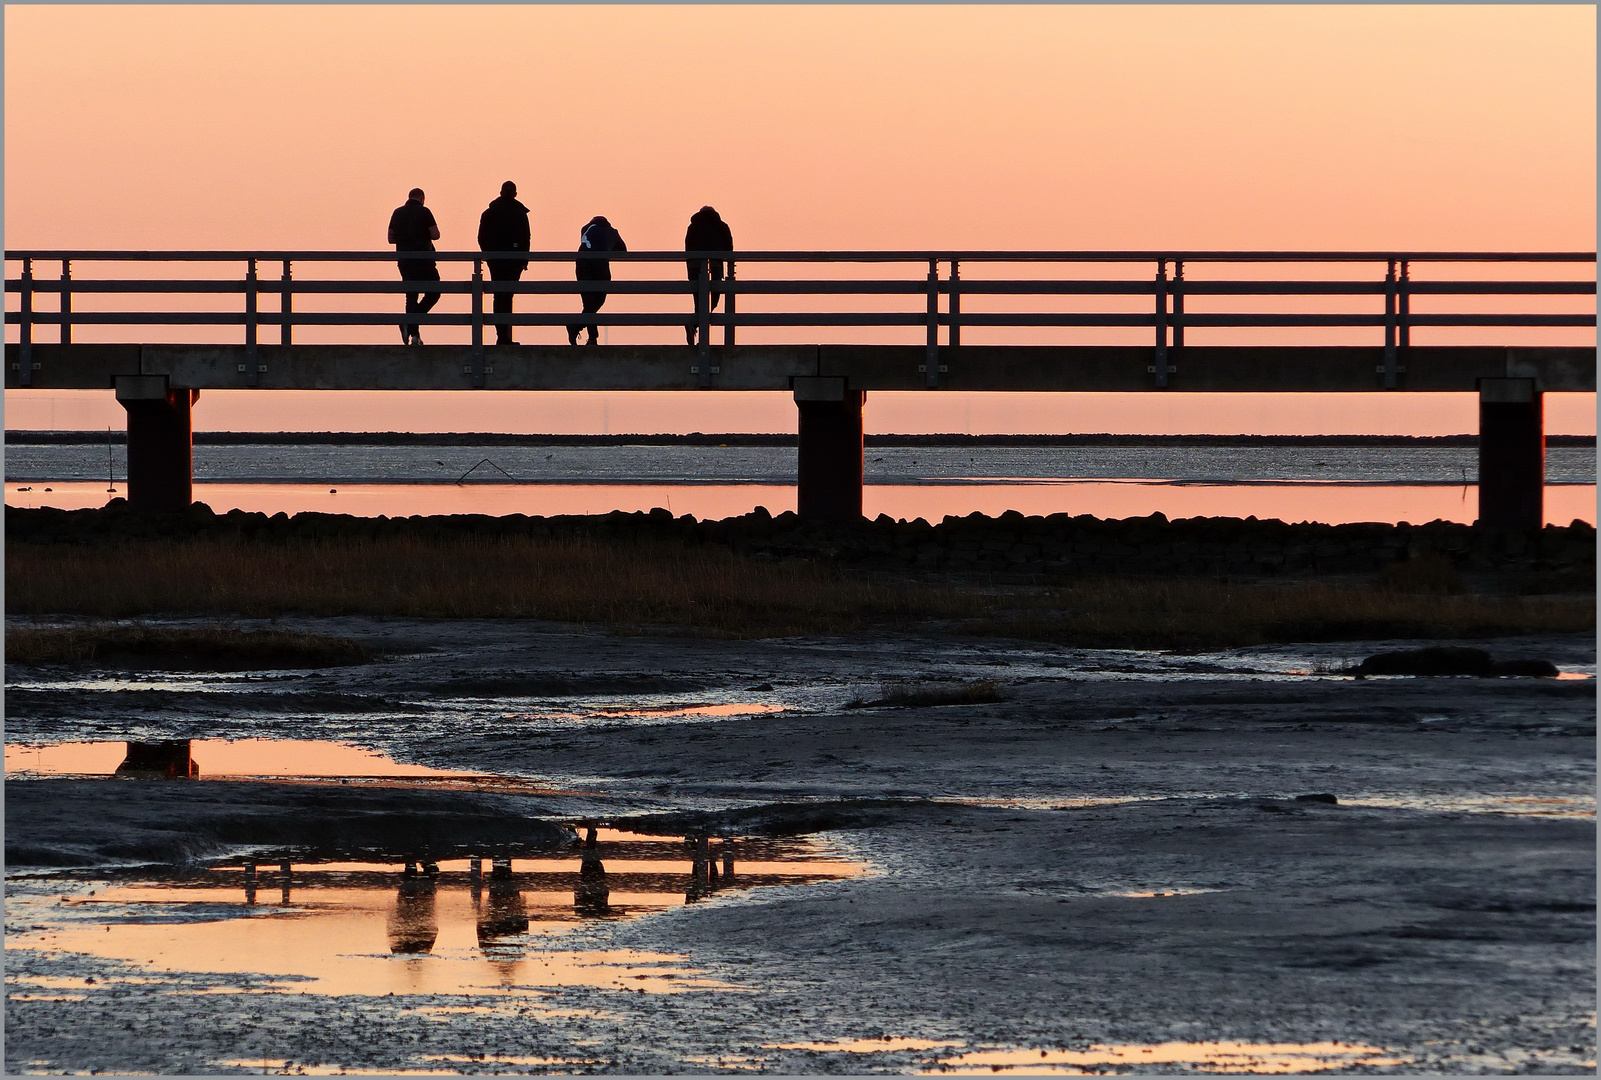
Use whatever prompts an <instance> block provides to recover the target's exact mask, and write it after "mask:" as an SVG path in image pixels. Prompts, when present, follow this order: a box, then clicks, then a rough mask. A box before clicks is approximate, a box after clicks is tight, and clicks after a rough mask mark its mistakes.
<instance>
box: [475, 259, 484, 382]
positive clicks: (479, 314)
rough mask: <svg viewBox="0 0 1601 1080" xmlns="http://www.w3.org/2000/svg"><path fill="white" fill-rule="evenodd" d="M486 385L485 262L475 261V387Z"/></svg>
mask: <svg viewBox="0 0 1601 1080" xmlns="http://www.w3.org/2000/svg"><path fill="white" fill-rule="evenodd" d="M483 385H484V260H482V259H474V260H473V387H474V389H477V388H480V387H482V386H483Z"/></svg>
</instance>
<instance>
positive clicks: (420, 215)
mask: <svg viewBox="0 0 1601 1080" xmlns="http://www.w3.org/2000/svg"><path fill="white" fill-rule="evenodd" d="M438 227H439V226H438V224H437V223H436V222H435V221H434V212H433V211H432V210H430V209H428V208H427V207H426V206H424V205H423V204H422V203H420V202H418V201H417V200H416V199H407V200H406V202H405V203H404V204H403V205H401V206H397V207H396V208H395V212H394V213H393V214H390V215H389V229H390V231H391V232H392V233H393V234H394V237H395V250H396V251H432V250H434V241H433V237H431V236H429V235H428V234H429V232H430V231H431V230H433V229H436V228H438Z"/></svg>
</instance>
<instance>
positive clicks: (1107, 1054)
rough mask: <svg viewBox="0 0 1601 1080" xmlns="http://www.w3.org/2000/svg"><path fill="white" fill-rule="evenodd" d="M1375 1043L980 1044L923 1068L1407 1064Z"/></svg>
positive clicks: (1236, 1069)
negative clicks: (1024, 1047)
mask: <svg viewBox="0 0 1601 1080" xmlns="http://www.w3.org/2000/svg"><path fill="white" fill-rule="evenodd" d="M1385 1054H1386V1051H1384V1050H1382V1049H1380V1048H1379V1047H1376V1046H1353V1045H1351V1044H1350V1043H1339V1042H1319V1043H1244V1042H1193V1043H1188V1042H1167V1043H1156V1044H1154V1045H1149V1046H1141V1045H1133V1044H1131V1045H1123V1046H1102V1045H1098V1046H1092V1047H1090V1048H1089V1049H1088V1050H976V1051H973V1052H972V1053H968V1054H962V1055H960V1056H958V1057H953V1058H947V1059H944V1060H942V1061H941V1062H940V1063H939V1064H938V1065H936V1066H935V1067H934V1068H932V1069H927V1070H924V1071H925V1072H953V1073H994V1072H1006V1071H1012V1070H1016V1071H1018V1072H1025V1073H1045V1074H1050V1075H1058V1076H1088V1075H1094V1074H1096V1073H1100V1072H1103V1071H1106V1070H1116V1071H1118V1072H1128V1071H1130V1070H1134V1071H1138V1070H1139V1068H1140V1067H1141V1066H1142V1065H1189V1066H1191V1067H1193V1068H1196V1069H1199V1070H1201V1071H1203V1072H1210V1073H1304V1072H1323V1071H1325V1070H1328V1069H1340V1068H1349V1067H1352V1066H1367V1067H1382V1066H1392V1065H1405V1064H1406V1063H1407V1061H1406V1059H1404V1058H1397V1057H1386V1056H1383V1055H1385Z"/></svg>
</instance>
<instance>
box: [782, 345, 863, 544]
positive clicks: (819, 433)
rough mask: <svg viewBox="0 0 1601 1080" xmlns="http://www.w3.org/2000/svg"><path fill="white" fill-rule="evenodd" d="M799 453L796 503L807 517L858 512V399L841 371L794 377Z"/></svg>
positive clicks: (843, 517)
mask: <svg viewBox="0 0 1601 1080" xmlns="http://www.w3.org/2000/svg"><path fill="white" fill-rule="evenodd" d="M794 389H795V404H796V406H797V407H799V409H800V454H799V461H798V463H797V465H798V468H797V470H796V471H797V478H796V479H797V484H796V487H797V491H796V509H797V511H798V512H799V514H800V516H801V517H802V518H803V519H805V520H807V521H855V520H857V519H858V518H860V517H861V516H862V402H863V401H864V400H865V399H866V397H867V395H866V393H865V392H863V391H861V390H851V389H848V388H847V387H846V385H845V379H844V378H843V377H841V376H824V377H804V378H803V377H797V378H796V379H795V380H794Z"/></svg>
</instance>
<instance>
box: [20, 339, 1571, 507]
mask: <svg viewBox="0 0 1601 1080" xmlns="http://www.w3.org/2000/svg"><path fill="white" fill-rule="evenodd" d="M32 348H33V364H34V369H33V370H32V371H31V372H30V375H31V378H30V380H29V385H31V386H33V387H36V388H41V389H97V388H111V387H114V388H115V389H116V391H117V399H118V401H119V402H120V403H121V404H122V405H123V407H124V408H125V409H126V410H127V413H128V463H129V464H128V493H129V501H130V502H131V503H132V504H133V505H134V506H135V507H138V508H141V509H149V510H175V509H182V508H183V507H186V506H188V505H189V503H190V501H191V498H192V481H191V442H192V440H191V434H190V432H191V426H190V413H191V409H192V406H193V404H194V401H195V399H196V398H197V397H198V396H199V392H200V390H201V389H281V390H291V389H292V390H380V389H382V390H472V389H479V388H482V389H491V390H529V391H531V390H545V391H561V390H589V391H601V390H662V391H668V390H705V389H711V390H760V391H792V392H793V393H794V395H795V401H796V405H797V409H798V410H799V414H800V415H799V432H800V452H799V468H798V474H799V475H798V487H799V491H798V502H799V508H800V513H801V515H802V516H803V517H808V518H813V519H819V520H840V519H849V518H854V517H859V516H860V515H861V508H862V479H863V455H862V433H863V416H862V410H863V403H864V401H865V398H866V393H867V392H868V391H894V390H902V391H911V390H925V389H927V388H928V386H929V377H928V373H927V364H928V356H929V354H928V350H927V349H926V347H924V346H912V345H909V346H896V345H746V346H722V347H716V348H713V349H712V350H711V354H710V365H711V369H712V370H711V371H710V372H709V373H707V372H702V371H701V370H700V365H702V364H704V363H706V360H705V359H704V357H703V354H702V353H701V352H700V351H699V350H697V349H694V348H690V347H684V346H648V345H641V346H629V345H612V346H604V347H600V348H594V349H590V348H583V349H577V348H573V347H571V346H567V347H562V346H508V347H499V346H487V347H484V348H482V349H475V348H474V347H472V346H451V345H433V346H425V347H408V346H396V345H389V346H373V345H367V346H362V345H291V346H270V345H262V346H256V347H253V348H252V347H246V346H243V345H94V344H85V345H76V344H73V345H42V344H41V345H34V346H33V347H32ZM6 353H7V370H6V376H7V379H6V385H7V388H16V387H18V386H19V385H20V383H21V379H20V372H19V368H20V364H19V362H18V361H19V359H20V357H19V352H18V347H17V346H15V345H7V346H6ZM938 357H939V365H940V367H939V372H938V375H937V380H936V381H937V382H938V384H939V387H940V388H942V389H947V390H967V391H1012V392H1053V391H1055V392H1080V393H1082V392H1139V391H1150V390H1155V389H1158V387H1157V386H1156V380H1155V379H1154V377H1153V372H1154V370H1155V369H1154V364H1155V363H1157V362H1158V361H1157V356H1156V350H1155V349H1154V348H1150V347H1137V346H963V347H958V348H951V347H948V346H947V347H942V348H940V349H939V350H938ZM1400 359H1401V363H1400V366H1399V369H1398V378H1397V386H1396V390H1398V391H1402V392H1407V391H1411V392H1475V391H1476V392H1478V393H1479V396H1480V413H1479V415H1480V430H1481V435H1482V438H1481V445H1480V477H1481V482H1480V512H1481V520H1483V521H1484V522H1485V523H1486V524H1491V525H1495V526H1497V527H1506V528H1538V527H1539V526H1540V524H1541V523H1542V521H1543V506H1542V502H1543V484H1544V430H1543V394H1544V393H1545V392H1548V391H1581V392H1584V391H1588V392H1594V390H1595V368H1596V351H1595V350H1594V349H1587V348H1559V347H1551V348H1514V347H1503V346H1494V347H1487V346H1479V347H1458V346H1422V347H1419V346H1414V347H1410V348H1407V349H1405V350H1404V351H1403V352H1402V354H1401V357H1400ZM1167 363H1168V364H1169V374H1168V379H1167V386H1166V387H1163V388H1160V392H1168V393H1186V392H1197V393H1296V392H1299V393H1307V392H1325V393H1327V392H1364V391H1381V392H1384V391H1383V372H1384V368H1385V350H1384V349H1383V348H1377V347H1375V348H1364V347H1340V346H1327V347H1317V346H1310V347H1308V346H1301V347H1286V346H1265V347H1236V346H1189V347H1185V348H1182V349H1173V350H1170V351H1169V352H1168V354H1167Z"/></svg>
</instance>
